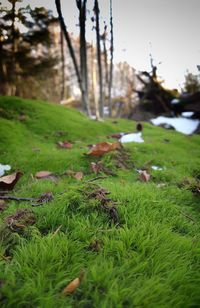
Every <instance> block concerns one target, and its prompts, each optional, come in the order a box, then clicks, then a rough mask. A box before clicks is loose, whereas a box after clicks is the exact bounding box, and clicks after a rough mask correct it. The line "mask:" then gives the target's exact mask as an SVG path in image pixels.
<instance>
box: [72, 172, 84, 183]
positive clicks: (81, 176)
mask: <svg viewBox="0 0 200 308" xmlns="http://www.w3.org/2000/svg"><path fill="white" fill-rule="evenodd" d="M74 178H75V179H77V180H78V181H80V180H82V178H83V172H81V171H79V172H76V173H75V174H74Z"/></svg>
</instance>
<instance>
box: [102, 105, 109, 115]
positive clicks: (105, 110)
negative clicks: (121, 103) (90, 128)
mask: <svg viewBox="0 0 200 308" xmlns="http://www.w3.org/2000/svg"><path fill="white" fill-rule="evenodd" d="M103 113H104V115H109V107H108V106H104V107H103Z"/></svg>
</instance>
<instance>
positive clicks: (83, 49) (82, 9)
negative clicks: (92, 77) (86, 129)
mask: <svg viewBox="0 0 200 308" xmlns="http://www.w3.org/2000/svg"><path fill="white" fill-rule="evenodd" d="M86 2H87V0H83V1H82V0H77V1H76V3H77V7H78V9H79V26H80V67H81V70H80V73H81V79H82V85H83V89H84V95H83V97H82V99H83V107H84V110H85V112H86V113H87V114H88V115H90V114H91V112H90V108H89V99H88V69H87V43H86V38H85V33H86V30H85V24H86Z"/></svg>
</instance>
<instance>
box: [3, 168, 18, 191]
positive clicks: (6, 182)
mask: <svg viewBox="0 0 200 308" xmlns="http://www.w3.org/2000/svg"><path fill="white" fill-rule="evenodd" d="M22 175H23V173H22V172H21V171H18V172H14V173H12V174H9V175H6V176H2V177H0V189H2V190H12V189H13V188H14V186H15V184H16V183H17V182H18V181H19V179H20V177H21V176H22Z"/></svg>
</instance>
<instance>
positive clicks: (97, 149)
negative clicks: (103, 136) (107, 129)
mask: <svg viewBox="0 0 200 308" xmlns="http://www.w3.org/2000/svg"><path fill="white" fill-rule="evenodd" d="M121 148H122V145H121V143H120V142H113V143H110V142H100V143H97V144H96V145H94V146H93V147H92V148H91V149H90V151H89V153H87V154H88V155H90V156H102V155H104V154H106V153H108V152H111V151H114V150H118V149H121Z"/></svg>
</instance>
